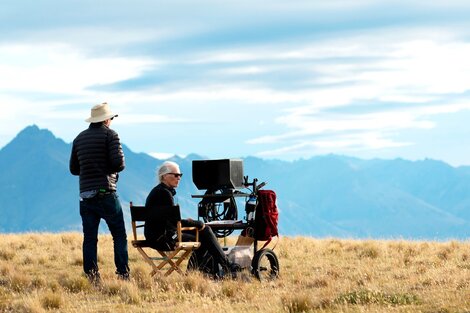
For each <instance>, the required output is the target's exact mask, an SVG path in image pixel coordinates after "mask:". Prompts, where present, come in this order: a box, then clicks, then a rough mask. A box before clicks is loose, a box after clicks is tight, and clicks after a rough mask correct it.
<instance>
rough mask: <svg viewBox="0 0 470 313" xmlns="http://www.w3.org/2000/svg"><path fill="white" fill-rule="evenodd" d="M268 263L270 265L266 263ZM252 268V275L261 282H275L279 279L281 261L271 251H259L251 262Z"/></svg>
mask: <svg viewBox="0 0 470 313" xmlns="http://www.w3.org/2000/svg"><path fill="white" fill-rule="evenodd" d="M266 261H267V262H268V263H265V262H266ZM266 265H267V266H266ZM251 268H252V270H251V272H252V274H253V275H254V276H255V277H256V278H258V279H259V280H260V281H268V280H273V279H277V278H278V277H279V260H278V259H277V256H276V254H275V253H274V251H273V250H271V249H262V250H259V251H257V252H256V253H255V256H254V257H253V260H252V261H251ZM266 272H269V273H266Z"/></svg>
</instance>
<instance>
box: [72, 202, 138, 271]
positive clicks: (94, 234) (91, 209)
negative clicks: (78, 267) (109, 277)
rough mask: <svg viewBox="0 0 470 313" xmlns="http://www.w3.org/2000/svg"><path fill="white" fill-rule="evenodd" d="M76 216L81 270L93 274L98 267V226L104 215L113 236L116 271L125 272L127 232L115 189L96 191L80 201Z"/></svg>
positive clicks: (127, 258) (126, 267) (127, 266)
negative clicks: (80, 227)
mask: <svg viewBox="0 0 470 313" xmlns="http://www.w3.org/2000/svg"><path fill="white" fill-rule="evenodd" d="M80 216H81V217H82V225H83V270H84V271H85V274H87V275H97V274H98V273H99V269H98V256H97V254H98V251H97V250H98V248H97V245H98V227H99V225H100V220H101V219H104V220H105V221H106V224H108V228H109V230H110V232H111V235H112V236H113V241H114V264H115V265H116V274H118V275H128V274H129V265H128V262H129V257H128V254H127V235H126V227H125V226H124V216H123V214H122V208H121V203H120V202H119V199H118V197H117V195H116V194H115V193H109V194H98V195H97V196H95V197H93V198H91V199H83V200H82V201H80Z"/></svg>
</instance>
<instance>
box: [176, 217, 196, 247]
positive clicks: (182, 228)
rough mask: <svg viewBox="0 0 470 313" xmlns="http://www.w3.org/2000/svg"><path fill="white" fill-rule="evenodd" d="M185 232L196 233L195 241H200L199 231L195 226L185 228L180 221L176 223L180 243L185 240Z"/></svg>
mask: <svg viewBox="0 0 470 313" xmlns="http://www.w3.org/2000/svg"><path fill="white" fill-rule="evenodd" d="M183 230H189V231H194V234H195V236H196V239H195V241H199V229H198V228H197V227H194V226H190V227H183V226H181V221H178V222H177V223H176V231H177V234H178V242H182V241H183V238H182V231H183Z"/></svg>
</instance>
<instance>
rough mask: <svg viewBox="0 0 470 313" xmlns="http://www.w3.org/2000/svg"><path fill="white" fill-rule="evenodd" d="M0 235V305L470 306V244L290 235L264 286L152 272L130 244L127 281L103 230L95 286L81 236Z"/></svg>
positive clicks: (42, 308)
mask: <svg viewBox="0 0 470 313" xmlns="http://www.w3.org/2000/svg"><path fill="white" fill-rule="evenodd" d="M0 236H1V240H0V312H217V313H219V312H224V313H228V312H427V313H437V312H470V243H469V242H457V241H451V242H445V243H438V242H410V241H378V240H365V241H360V240H338V239H322V240H318V239H312V238H302V237H296V238H286V237H285V238H281V240H280V242H279V244H278V245H277V247H276V250H275V251H276V253H277V255H278V257H279V260H280V264H281V276H280V278H279V279H278V280H275V281H271V282H266V283H260V282H258V281H257V280H255V279H253V278H251V276H250V275H244V278H243V279H237V280H223V281H213V280H210V279H207V278H204V277H203V276H201V275H198V274H196V273H191V274H189V275H187V276H185V277H181V276H179V275H177V274H173V275H171V276H170V277H167V278H163V277H157V278H154V279H151V278H150V277H149V275H148V273H149V272H150V268H149V266H148V265H147V264H146V263H144V261H143V260H142V258H141V257H140V255H138V254H137V252H136V251H135V249H134V248H132V247H131V246H130V247H129V249H130V251H129V253H130V266H131V271H132V278H131V281H130V282H123V281H119V280H116V278H115V275H114V264H113V249H112V239H111V237H110V236H100V241H99V262H100V268H101V275H102V278H103V283H102V285H101V286H99V287H96V286H92V285H90V283H89V282H88V280H86V279H85V278H84V276H83V274H82V252H81V243H82V236H81V234H79V233H62V234H22V235H5V234H3V235H0ZM231 241H233V240H231Z"/></svg>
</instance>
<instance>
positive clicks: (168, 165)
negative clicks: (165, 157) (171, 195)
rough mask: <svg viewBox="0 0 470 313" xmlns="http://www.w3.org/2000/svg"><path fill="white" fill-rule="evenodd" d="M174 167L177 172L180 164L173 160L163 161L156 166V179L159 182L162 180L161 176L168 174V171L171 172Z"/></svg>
mask: <svg viewBox="0 0 470 313" xmlns="http://www.w3.org/2000/svg"><path fill="white" fill-rule="evenodd" d="M174 168H176V171H177V172H179V171H180V166H179V165H178V164H177V163H175V162H173V161H165V162H163V164H162V165H160V166H159V167H158V168H157V172H156V174H157V177H158V181H159V182H163V176H164V175H166V174H168V173H173V171H174Z"/></svg>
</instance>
